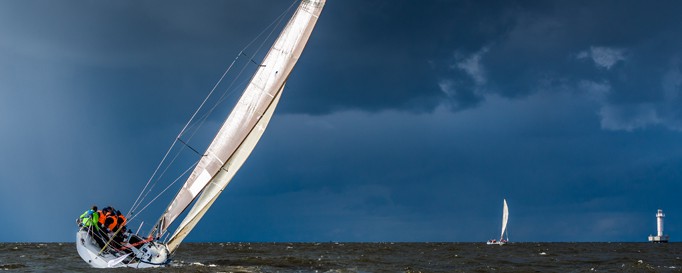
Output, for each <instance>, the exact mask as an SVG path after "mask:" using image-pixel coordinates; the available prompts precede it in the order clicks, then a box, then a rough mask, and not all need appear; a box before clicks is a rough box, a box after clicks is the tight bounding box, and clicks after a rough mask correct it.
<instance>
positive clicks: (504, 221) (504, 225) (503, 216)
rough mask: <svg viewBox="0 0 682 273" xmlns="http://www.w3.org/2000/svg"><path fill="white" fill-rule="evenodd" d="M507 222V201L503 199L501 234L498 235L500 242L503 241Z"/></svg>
mask: <svg viewBox="0 0 682 273" xmlns="http://www.w3.org/2000/svg"><path fill="white" fill-rule="evenodd" d="M507 221H509V207H507V199H504V208H503V209H502V233H500V242H501V241H502V239H504V232H505V231H507Z"/></svg>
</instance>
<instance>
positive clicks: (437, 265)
mask: <svg viewBox="0 0 682 273" xmlns="http://www.w3.org/2000/svg"><path fill="white" fill-rule="evenodd" d="M680 257H682V244H680V243H670V244H651V243H511V244H508V245H504V246H497V245H490V246H489V245H486V244H485V243H186V244H183V245H181V246H180V248H179V249H178V250H177V252H176V253H175V256H174V259H173V262H172V263H171V265H170V266H169V267H165V268H156V269H107V270H106V271H108V272H121V271H127V272H129V271H131V270H136V271H139V272H682V260H680ZM0 270H6V271H14V272H102V269H93V268H90V267H89V266H88V265H87V264H86V263H85V262H83V261H82V260H81V258H80V257H79V256H78V253H77V252H76V246H75V244H74V243H46V244H44V243H0Z"/></svg>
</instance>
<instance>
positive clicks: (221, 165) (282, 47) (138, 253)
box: [76, 0, 326, 268]
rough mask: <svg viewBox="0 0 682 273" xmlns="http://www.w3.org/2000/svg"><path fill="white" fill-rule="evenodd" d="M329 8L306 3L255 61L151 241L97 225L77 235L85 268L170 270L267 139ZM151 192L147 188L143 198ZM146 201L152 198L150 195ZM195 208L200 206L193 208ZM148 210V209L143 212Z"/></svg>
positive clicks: (319, 0) (320, 1) (321, 0)
mask: <svg viewBox="0 0 682 273" xmlns="http://www.w3.org/2000/svg"><path fill="white" fill-rule="evenodd" d="M325 2H326V0H301V2H300V4H299V6H298V8H297V9H296V11H295V12H294V13H293V15H292V17H291V19H290V20H289V22H288V24H287V25H286V26H285V27H284V29H283V30H282V32H281V33H280V35H279V37H278V38H277V39H276V40H275V42H274V44H273V45H272V47H271V48H270V50H269V51H268V53H267V55H266V56H265V57H264V59H263V60H262V61H261V62H260V63H256V62H255V61H254V60H253V59H252V60H251V62H253V64H255V65H257V71H256V72H255V73H254V74H253V76H252V78H251V80H250V82H249V83H248V84H247V87H246V88H245V90H244V92H243V93H242V96H241V98H240V99H239V101H238V102H237V103H236V106H235V107H234V108H233V110H232V112H231V114H230V115H229V116H228V117H227V119H226V120H225V122H224V123H223V126H222V127H221V129H220V130H219V131H218V133H217V135H216V137H215V138H214V139H213V141H212V142H211V144H210V146H209V147H208V148H207V150H206V152H205V153H203V154H200V159H199V160H198V162H197V163H196V164H194V165H193V166H194V170H193V171H192V172H191V174H190V175H189V177H188V178H187V180H186V182H185V184H184V185H183V186H182V188H180V190H179V192H178V193H177V195H176V196H175V198H174V199H173V201H172V202H171V203H170V204H169V205H168V207H167V209H166V210H165V212H164V213H163V214H162V215H161V217H160V218H159V220H158V221H157V222H156V224H155V225H154V228H153V230H152V231H151V232H150V233H149V235H147V236H146V237H144V236H142V235H140V236H138V235H137V234H132V233H126V232H125V231H126V229H124V228H125V226H123V225H121V227H119V228H118V229H116V228H113V227H112V228H106V229H105V228H102V229H101V230H100V229H97V228H93V226H91V225H92V224H88V227H86V226H82V227H81V228H80V229H79V231H78V232H77V239H76V249H77V250H78V254H79V255H80V256H81V258H83V260H84V261H85V262H87V263H88V264H89V265H90V266H92V267H96V268H106V267H134V268H146V267H159V266H165V265H168V264H169V262H170V260H171V258H172V255H173V253H174V252H175V250H176V249H177V248H178V246H179V245H180V243H181V242H182V241H183V239H185V237H186V236H187V235H188V234H189V233H190V231H191V230H192V229H193V228H194V226H195V225H196V224H197V223H198V222H199V220H200V219H201V218H202V217H203V216H204V214H205V213H206V211H207V210H208V209H209V207H210V206H211V205H212V204H213V203H214V201H215V200H216V199H217V198H218V196H219V195H220V194H221V193H222V192H223V190H224V189H225V187H226V186H227V184H228V183H229V182H230V180H231V179H232V177H233V176H234V175H235V174H236V172H237V170H238V169H239V168H240V167H241V166H242V164H244V162H245V161H246V159H247V158H248V157H249V155H250V153H251V151H252V150H253V149H254V148H255V146H256V143H257V142H258V140H259V139H260V138H261V136H262V135H263V132H264V130H265V128H266V126H267V125H268V122H269V121H270V118H271V117H272V115H273V113H274V111H275V107H276V106H277V103H278V102H279V99H280V97H281V95H282V90H283V89H284V85H285V83H286V82H287V80H288V79H289V75H290V73H291V71H292V69H293V68H294V65H295V64H296V61H298V59H299V57H300V56H301V52H302V51H303V48H304V47H305V45H306V42H307V41H308V38H309V37H310V35H311V33H312V31H313V28H314V27H315V23H316V22H317V18H318V17H319V16H320V13H321V12H322V8H323V6H324V4H325ZM202 105H203V104H202ZM185 128H187V126H186V127H185ZM183 132H184V129H183ZM181 134H182V132H181ZM177 141H180V142H182V143H185V142H184V141H183V140H182V139H180V136H178V138H177V140H176V143H177ZM174 144H175V143H174ZM188 146H189V145H188ZM190 148H191V147H190ZM191 149H192V150H194V149H193V148H191ZM197 154H199V153H198V152H197ZM167 155H168V154H167ZM165 159H166V158H165V157H164V160H165ZM162 162H163V161H162ZM157 170H158V169H157ZM187 171H189V169H187ZM164 172H165V171H164ZM155 174H156V172H155ZM183 175H184V174H183ZM150 181H151V179H150ZM173 183H174V182H173ZM148 185H149V183H148ZM151 188H153V186H152V187H149V191H151ZM146 189H147V186H145V189H143V192H144V191H145V190H146ZM163 191H165V190H163ZM163 191H162V192H161V193H163ZM147 193H148V192H147ZM141 196H142V194H141ZM146 196H147V194H145V195H144V197H146ZM144 197H143V198H144ZM157 197H158V196H157ZM155 199H156V198H154V200H155ZM138 200H140V199H139V197H138ZM152 201H153V200H152ZM137 204H140V203H138V201H136V205H134V206H133V207H138V205H137ZM192 204H194V205H193V206H192V207H191V208H189V207H190V205H192ZM144 208H146V206H145V207H143V208H142V209H141V210H144ZM93 209H96V208H93ZM187 209H189V211H188V212H187V211H186V210H187ZM138 213H139V212H138ZM183 213H185V215H186V216H185V218H184V220H182V222H181V223H180V225H179V226H178V227H177V228H176V229H175V231H174V232H173V233H172V236H170V238H168V237H166V239H165V240H162V238H163V236H164V235H168V234H170V233H168V232H169V228H170V226H171V224H173V223H174V222H175V220H177V219H178V217H179V216H180V215H181V214H183ZM93 219H94V218H93ZM123 223H125V222H123ZM141 225H142V224H140V226H141ZM112 226H113V225H112ZM95 227H96V226H95ZM107 229H109V232H107ZM138 231H139V228H138Z"/></svg>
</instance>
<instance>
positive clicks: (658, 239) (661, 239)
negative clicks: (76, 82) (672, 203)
mask: <svg viewBox="0 0 682 273" xmlns="http://www.w3.org/2000/svg"><path fill="white" fill-rule="evenodd" d="M663 218H665V214H663V210H661V209H659V210H658V212H656V224H657V225H658V229H657V231H658V233H657V234H656V236H653V235H649V242H653V243H667V242H668V239H669V236H668V235H664V234H663Z"/></svg>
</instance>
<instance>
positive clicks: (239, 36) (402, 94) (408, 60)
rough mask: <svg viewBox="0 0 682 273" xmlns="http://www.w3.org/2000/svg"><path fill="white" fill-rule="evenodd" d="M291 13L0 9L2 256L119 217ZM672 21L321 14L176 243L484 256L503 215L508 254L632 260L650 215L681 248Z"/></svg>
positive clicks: (212, 6) (410, 5)
mask: <svg viewBox="0 0 682 273" xmlns="http://www.w3.org/2000/svg"><path fill="white" fill-rule="evenodd" d="M290 3H291V2H290V1H276V0H269V1H265V0H257V1H256V0H249V1H218V0H215V1H210V0H207V1H200V2H196V1H179V0H173V1H149V0H142V1H139V0H135V1H133V0H130V1H129V0H122V1H72V0H65V1H50V0H22V1H2V0H0V128H2V134H1V136H0V215H3V217H1V218H0V226H1V227H2V228H0V231H1V232H0V241H9V242H13V241H41V242H45V241H46V242H71V241H73V239H74V238H75V231H76V226H75V219H76V217H77V216H79V215H80V214H81V213H82V212H83V211H84V210H86V209H87V208H88V207H89V206H91V205H92V204H98V205H100V206H101V207H102V206H105V205H112V206H114V207H117V208H119V209H120V210H122V211H124V212H127V211H128V210H129V209H130V206H131V205H132V203H133V201H134V200H135V198H136V197H137V195H138V194H139V193H140V191H141V190H142V187H143V186H144V184H145V183H146V181H147V179H148V178H149V176H150V175H151V173H152V172H153V171H154V168H155V167H156V165H157V164H158V163H159V161H160V160H161V158H162V157H163V154H164V153H165V152H166V149H167V148H168V146H169V145H170V144H171V143H172V141H173V139H174V138H175V136H176V135H177V133H178V132H179V130H180V129H181V128H182V126H183V125H184V123H185V122H186V121H187V118H188V117H189V116H190V115H191V113H192V112H193V111H194V109H195V108H196V107H197V106H198V105H199V103H200V102H201V100H202V99H203V98H204V97H205V95H206V94H207V93H208V91H210V89H211V87H212V86H213V85H214V84H215V82H216V80H217V79H218V78H219V77H220V75H221V74H222V73H223V71H224V70H225V69H226V68H227V66H228V65H229V64H230V63H231V62H232V60H233V59H234V58H235V57H236V56H237V55H238V54H239V52H240V50H241V49H242V48H243V46H244V45H245V44H246V43H248V42H249V41H250V40H251V39H252V38H253V37H254V36H255V35H256V34H257V33H259V32H260V31H261V30H263V29H264V28H265V27H266V26H267V25H268V24H270V23H271V22H272V21H273V20H274V19H275V18H276V17H277V16H278V15H279V14H280V13H281V12H283V11H284V10H285V9H286V8H287V7H288V6H289V4H290ZM679 14H682V3H680V2H679V1H654V2H651V1H436V0H429V1H408V0H369V1H367V0H365V1H360V0H330V1H329V3H327V5H326V7H325V9H324V11H323V13H322V15H321V17H320V20H319V22H318V24H317V27H316V28H315V30H314V32H313V35H312V37H311V39H310V41H309V43H308V46H307V48H306V49H305V50H304V52H303V55H302V57H301V59H300V61H299V63H298V65H297V67H296V68H295V69H294V71H293V73H292V75H291V77H290V79H289V82H288V83H287V86H286V88H285V91H284V93H283V97H282V100H281V102H280V107H279V108H278V109H277V111H276V113H275V116H274V117H273V119H272V121H271V123H270V127H269V129H268V130H267V131H266V132H265V135H264V136H263V138H262V140H261V142H260V143H259V145H258V146H257V147H256V149H255V151H254V152H253V154H252V156H251V157H250V158H249V160H247V162H246V164H245V165H244V167H243V168H242V169H241V171H240V172H239V173H238V175H237V176H236V177H235V179H234V180H233V181H232V182H231V184H230V185H229V186H228V187H227V189H226V191H225V192H224V193H223V194H222V195H221V196H220V198H219V199H218V200H217V201H216V203H215V204H214V206H213V207H212V208H211V209H210V210H209V211H208V213H207V214H206V217H205V218H204V219H203V220H202V221H201V222H200V223H199V225H198V226H197V227H196V229H195V230H194V231H193V232H192V233H191V234H190V236H189V237H188V238H187V240H188V241H259V242H260V241H262V242H270V241H302V242H309V241H322V242H326V241H372V242H374V241H397V242H401V241H446V242H449V241H457V242H482V241H485V240H487V239H491V238H494V237H496V236H499V229H500V224H501V214H502V211H501V210H502V199H503V198H506V199H507V201H508V203H509V207H510V214H511V215H510V220H509V226H508V227H509V236H510V239H511V240H512V241H517V242H518V241H634V242H640V241H646V239H647V238H646V237H647V236H648V235H649V234H651V233H655V232H656V222H655V213H656V210H657V209H663V210H664V212H665V213H666V214H667V218H666V227H665V229H666V233H669V234H670V235H671V239H672V240H673V241H677V240H679V239H680V238H682V204H681V203H680V201H679V200H680V198H679V194H680V192H681V190H682V183H681V182H682V181H681V180H682V71H681V69H682V20H680V19H679ZM222 111H224V112H227V111H229V107H228V108H227V109H224V110H222ZM223 119H224V117H214V118H212V119H210V120H209V124H219V123H221V122H222V120H223ZM208 127H210V126H208ZM214 133H215V132H206V133H205V134H207V135H212V134H214ZM197 145H198V146H197V147H201V148H205V146H204V147H202V146H201V143H197ZM171 195H172V194H171ZM164 198H165V199H163V198H161V200H159V201H158V202H155V203H153V204H152V205H151V206H150V207H149V208H147V209H146V211H145V214H141V215H140V217H139V218H137V219H135V221H133V223H131V226H132V228H133V229H136V228H137V226H139V225H140V223H141V221H143V220H144V224H143V227H142V229H143V230H148V229H149V228H150V226H151V224H152V223H153V222H155V221H156V220H157V219H158V217H159V216H160V214H161V213H162V210H163V209H164V208H165V206H166V205H167V204H168V202H170V198H172V196H170V197H169V196H165V197H164Z"/></svg>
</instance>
